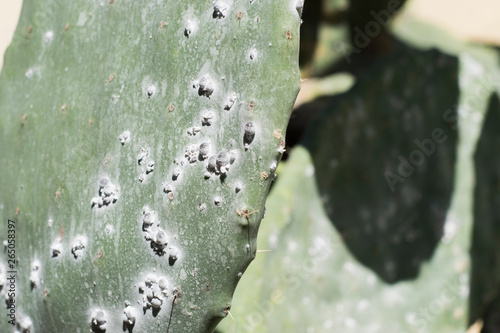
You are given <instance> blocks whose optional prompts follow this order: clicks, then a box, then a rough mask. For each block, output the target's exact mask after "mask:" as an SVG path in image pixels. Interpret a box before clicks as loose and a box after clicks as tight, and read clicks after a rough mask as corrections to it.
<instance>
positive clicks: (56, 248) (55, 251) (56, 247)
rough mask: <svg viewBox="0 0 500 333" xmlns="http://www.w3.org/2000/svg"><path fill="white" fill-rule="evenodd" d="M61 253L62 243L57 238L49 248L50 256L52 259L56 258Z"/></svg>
mask: <svg viewBox="0 0 500 333" xmlns="http://www.w3.org/2000/svg"><path fill="white" fill-rule="evenodd" d="M61 253H62V241H61V238H60V237H57V238H56V239H55V240H54V242H52V245H51V246H50V254H51V255H52V258H55V257H58V256H59V255H60V254H61Z"/></svg>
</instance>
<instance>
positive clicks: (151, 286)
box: [139, 274, 169, 315]
mask: <svg viewBox="0 0 500 333" xmlns="http://www.w3.org/2000/svg"><path fill="white" fill-rule="evenodd" d="M168 286H169V283H168V280H167V279H166V278H165V277H160V278H158V277H156V276H154V275H152V274H149V275H148V276H147V277H146V279H145V281H144V284H142V283H141V284H140V285H139V293H140V294H142V295H143V296H142V307H143V310H144V311H145V312H146V311H147V310H148V309H151V308H152V309H153V315H154V314H155V312H157V311H159V310H160V309H161V307H162V305H163V304H164V303H165V302H166V301H167V298H168V296H169V295H168Z"/></svg>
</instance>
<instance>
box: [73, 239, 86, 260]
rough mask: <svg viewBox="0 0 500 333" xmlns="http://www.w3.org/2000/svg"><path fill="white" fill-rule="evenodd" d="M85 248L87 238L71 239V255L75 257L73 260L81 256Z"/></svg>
mask: <svg viewBox="0 0 500 333" xmlns="http://www.w3.org/2000/svg"><path fill="white" fill-rule="evenodd" d="M86 246H87V237H85V236H81V235H78V236H76V237H75V238H74V239H73V242H72V243H71V253H72V254H73V256H74V257H75V259H78V257H80V256H82V255H83V251H84V250H85V247H86Z"/></svg>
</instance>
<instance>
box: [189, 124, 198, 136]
mask: <svg viewBox="0 0 500 333" xmlns="http://www.w3.org/2000/svg"><path fill="white" fill-rule="evenodd" d="M200 131H201V127H200V126H193V127H190V128H188V129H187V131H186V133H187V134H188V135H190V136H195V135H196V134H198V133H199V132H200Z"/></svg>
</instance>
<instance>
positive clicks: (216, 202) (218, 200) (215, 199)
mask: <svg viewBox="0 0 500 333" xmlns="http://www.w3.org/2000/svg"><path fill="white" fill-rule="evenodd" d="M214 204H215V205H216V206H219V207H220V205H221V204H222V199H221V197H215V198H214Z"/></svg>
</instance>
